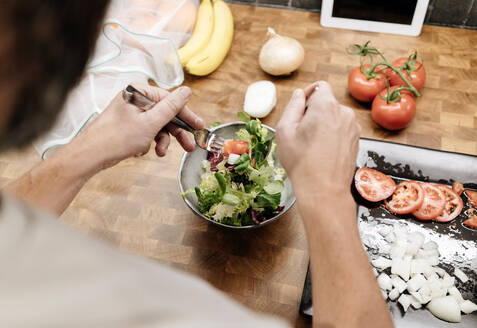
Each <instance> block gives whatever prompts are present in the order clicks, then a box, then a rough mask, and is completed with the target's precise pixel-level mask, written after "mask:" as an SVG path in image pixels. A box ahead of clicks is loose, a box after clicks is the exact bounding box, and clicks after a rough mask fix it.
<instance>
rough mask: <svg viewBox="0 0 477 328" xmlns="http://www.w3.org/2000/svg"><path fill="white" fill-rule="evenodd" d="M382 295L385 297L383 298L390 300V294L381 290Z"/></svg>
mask: <svg viewBox="0 0 477 328" xmlns="http://www.w3.org/2000/svg"><path fill="white" fill-rule="evenodd" d="M381 294H382V295H383V298H384V299H385V300H387V299H388V293H387V292H386V291H385V290H383V289H381Z"/></svg>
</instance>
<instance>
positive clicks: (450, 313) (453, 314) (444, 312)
mask: <svg viewBox="0 0 477 328" xmlns="http://www.w3.org/2000/svg"><path fill="white" fill-rule="evenodd" d="M427 308H428V310H429V311H431V313H432V314H433V315H434V316H436V317H437V318H439V319H442V320H445V321H449V322H460V321H461V319H462V316H461V314H460V311H461V309H460V306H459V304H457V302H456V300H455V299H454V298H453V297H452V296H444V297H439V298H436V299H433V300H432V301H430V302H429V304H428V305H427Z"/></svg>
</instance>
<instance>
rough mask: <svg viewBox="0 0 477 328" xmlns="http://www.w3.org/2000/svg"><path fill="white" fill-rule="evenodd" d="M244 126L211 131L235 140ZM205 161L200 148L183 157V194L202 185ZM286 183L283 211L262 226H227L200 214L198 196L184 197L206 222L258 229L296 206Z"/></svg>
mask: <svg viewBox="0 0 477 328" xmlns="http://www.w3.org/2000/svg"><path fill="white" fill-rule="evenodd" d="M244 126H245V123H243V122H232V123H227V124H222V125H219V126H217V127H215V128H213V129H211V131H212V132H214V133H216V134H218V135H219V136H221V137H223V138H224V139H233V138H235V137H236V135H235V133H236V132H237V131H238V130H239V129H241V128H243V127H244ZM263 126H264V127H265V128H267V129H268V130H270V131H271V132H272V133H275V130H274V129H273V128H271V127H269V126H267V125H265V124H263ZM273 156H274V159H275V166H276V167H281V164H280V161H279V160H278V157H277V155H276V153H275V154H273ZM204 159H207V151H205V150H203V149H201V148H199V147H196V148H195V150H194V151H192V152H190V153H185V154H184V156H182V161H181V166H180V168H179V177H178V178H179V188H180V191H181V193H183V192H185V191H186V190H189V189H193V188H195V187H197V186H198V185H199V184H200V182H201V178H200V177H201V175H202V174H203V173H204V171H203V170H202V167H201V163H202V161H203V160H204ZM284 182H285V189H284V190H283V192H282V199H281V201H280V205H282V206H284V208H283V211H281V212H280V213H279V214H277V215H276V216H274V217H272V218H270V219H268V220H266V221H264V222H262V223H260V224H254V225H249V226H241V227H236V226H230V225H226V224H223V223H220V222H217V221H214V220H212V219H210V218H208V217H206V216H205V215H203V214H202V213H200V212H199V209H198V202H197V196H196V195H195V193H192V194H188V195H186V196H184V197H183V198H184V201H185V203H186V204H187V206H189V208H190V209H191V210H192V211H193V212H194V213H195V214H197V215H198V216H200V217H201V218H203V219H204V220H207V221H209V222H211V223H213V224H216V225H219V226H222V227H226V228H230V229H254V228H258V227H261V226H264V225H266V224H269V223H270V222H273V221H276V220H278V218H279V217H281V216H282V215H284V214H285V213H286V212H287V211H288V210H289V209H290V208H291V207H292V206H293V204H295V200H296V199H295V194H294V193H293V190H292V187H291V183H290V180H288V179H285V181H284Z"/></svg>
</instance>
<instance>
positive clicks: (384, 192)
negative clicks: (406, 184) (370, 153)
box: [354, 167, 396, 202]
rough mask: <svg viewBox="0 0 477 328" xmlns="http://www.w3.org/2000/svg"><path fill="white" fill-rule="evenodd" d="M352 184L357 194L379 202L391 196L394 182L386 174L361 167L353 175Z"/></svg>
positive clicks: (394, 187) (394, 185) (394, 186)
mask: <svg viewBox="0 0 477 328" xmlns="http://www.w3.org/2000/svg"><path fill="white" fill-rule="evenodd" d="M354 185H355V186H356V190H358V192H359V194H360V195H361V196H362V197H363V198H364V199H367V200H369V201H370V202H379V201H380V200H383V199H386V198H388V197H389V196H391V195H392V194H393V192H394V190H395V189H396V183H395V182H394V180H393V179H391V178H390V177H388V176H387V175H386V174H384V173H381V172H379V171H376V170H373V169H370V168H367V167H362V168H360V169H359V170H358V171H356V174H355V175H354Z"/></svg>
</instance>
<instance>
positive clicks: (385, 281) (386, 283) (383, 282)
mask: <svg viewBox="0 0 477 328" xmlns="http://www.w3.org/2000/svg"><path fill="white" fill-rule="evenodd" d="M378 285H379V287H381V289H384V290H391V289H392V288H393V283H392V282H391V278H389V276H388V275H387V274H385V273H381V274H380V275H379V276H378Z"/></svg>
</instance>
